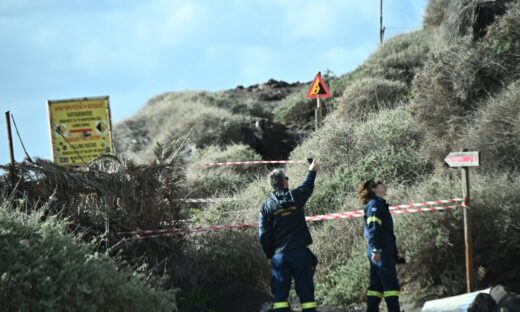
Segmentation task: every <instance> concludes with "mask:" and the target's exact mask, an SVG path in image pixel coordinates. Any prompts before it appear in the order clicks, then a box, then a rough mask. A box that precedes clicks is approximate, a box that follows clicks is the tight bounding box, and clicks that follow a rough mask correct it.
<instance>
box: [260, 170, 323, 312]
mask: <svg viewBox="0 0 520 312" xmlns="http://www.w3.org/2000/svg"><path fill="white" fill-rule="evenodd" d="M317 171H318V165H317V164H316V163H315V162H313V163H312V164H311V166H310V167H309V171H308V172H307V175H306V176H305V180H304V182H303V183H302V184H301V185H300V186H299V187H298V188H296V189H293V190H289V182H288V180H289V179H288V178H287V177H286V176H285V173H284V172H283V170H274V171H273V172H272V173H271V175H270V181H271V185H272V186H273V190H274V191H273V193H271V195H270V196H269V198H268V199H267V200H266V201H265V202H264V203H263V204H262V207H261V210H260V222H259V224H260V229H259V239H260V243H261V244H262V248H263V250H264V252H265V254H266V256H267V258H269V259H271V265H272V273H273V278H272V285H271V288H272V293H273V296H274V301H273V310H274V311H276V312H283V311H290V310H289V303H288V302H287V298H288V296H289V290H290V288H291V280H292V278H294V280H295V288H296V293H297V294H298V297H299V298H300V302H301V306H302V310H303V311H307V312H312V311H316V302H315V300H314V282H313V278H314V271H315V268H316V265H317V259H316V257H315V256H314V255H313V254H312V252H311V251H310V250H309V249H308V248H307V246H309V245H311V244H312V238H311V234H310V232H309V228H308V227H307V223H306V222H305V212H304V206H305V203H306V202H307V200H308V199H309V197H310V196H311V195H312V192H313V190H314V180H315V178H316V172H317Z"/></svg>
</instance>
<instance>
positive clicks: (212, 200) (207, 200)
mask: <svg viewBox="0 0 520 312" xmlns="http://www.w3.org/2000/svg"><path fill="white" fill-rule="evenodd" d="M226 200H236V198H232V197H228V198H183V199H177V201H179V202H183V203H218V202H221V201H226ZM453 203H464V199H463V198H452V199H446V200H435V201H427V202H420V203H410V204H404V205H396V206H390V210H395V209H403V208H416V207H425V206H433V205H443V204H453ZM468 203H469V201H466V205H467V204H468Z"/></svg>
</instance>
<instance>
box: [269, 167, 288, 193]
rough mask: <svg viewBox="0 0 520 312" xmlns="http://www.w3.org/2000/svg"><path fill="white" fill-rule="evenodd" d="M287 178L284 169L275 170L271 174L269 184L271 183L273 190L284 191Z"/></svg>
mask: <svg viewBox="0 0 520 312" xmlns="http://www.w3.org/2000/svg"><path fill="white" fill-rule="evenodd" d="M285 179H286V176H285V172H284V171H283V169H274V170H273V171H271V173H270V174H269V182H270V183H271V186H272V187H273V190H275V191H276V190H279V189H283V187H284V185H285V184H284V182H285Z"/></svg>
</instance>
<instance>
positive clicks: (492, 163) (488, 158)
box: [459, 81, 520, 172]
mask: <svg viewBox="0 0 520 312" xmlns="http://www.w3.org/2000/svg"><path fill="white" fill-rule="evenodd" d="M519 103H520V81H517V82H515V83H513V84H511V85H510V86H509V87H508V88H507V89H506V90H504V91H503V92H501V93H500V94H498V95H497V96H496V97H493V98H490V99H489V101H488V102H487V103H486V104H485V106H484V107H483V108H482V109H481V110H479V112H478V113H477V114H476V116H475V121H474V122H473V123H471V125H470V127H469V129H468V130H467V134H466V136H464V137H463V138H462V139H461V142H460V143H459V145H465V147H467V148H469V149H474V150H477V151H480V152H481V156H482V169H484V170H488V171H491V172H493V171H496V170H497V169H503V168H509V169H512V170H519V169H520V144H518V138H519V137H520V126H519V120H520V105H519Z"/></svg>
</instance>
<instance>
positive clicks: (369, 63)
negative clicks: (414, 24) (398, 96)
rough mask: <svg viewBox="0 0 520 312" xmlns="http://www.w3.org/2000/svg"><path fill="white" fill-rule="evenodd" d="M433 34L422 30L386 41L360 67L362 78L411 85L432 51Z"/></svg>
mask: <svg viewBox="0 0 520 312" xmlns="http://www.w3.org/2000/svg"><path fill="white" fill-rule="evenodd" d="M430 41H431V32H430V31H427V30H421V31H416V32H411V33H407V34H404V35H399V36H396V37H393V38H391V39H389V40H387V41H385V42H384V43H383V44H382V45H381V47H380V48H379V49H377V50H376V51H375V52H374V53H373V54H372V55H370V57H369V58H368V59H367V60H366V61H365V62H364V63H363V64H362V65H361V66H360V68H359V69H358V70H359V71H360V73H359V75H361V76H362V77H372V78H382V79H388V80H394V81H402V82H404V83H406V84H407V85H409V84H410V83H411V81H412V80H413V78H414V76H415V74H416V72H417V71H418V70H420V68H421V67H422V66H423V64H424V61H425V60H426V58H427V55H428V52H429V50H430Z"/></svg>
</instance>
